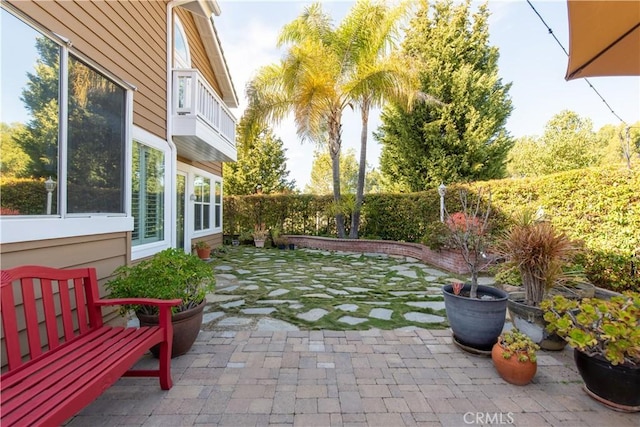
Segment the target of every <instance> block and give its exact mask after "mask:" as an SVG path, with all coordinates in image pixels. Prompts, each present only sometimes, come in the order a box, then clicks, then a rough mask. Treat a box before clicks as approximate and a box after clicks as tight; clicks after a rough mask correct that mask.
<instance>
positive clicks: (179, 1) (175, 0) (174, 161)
mask: <svg viewBox="0 0 640 427" xmlns="http://www.w3.org/2000/svg"><path fill="white" fill-rule="evenodd" d="M191 1H193V0H172V1H169V2H168V3H167V61H166V65H167V126H166V127H167V143H168V144H169V149H170V150H171V168H170V171H169V173H170V174H171V175H170V177H171V181H170V182H171V185H170V186H169V187H171V188H170V189H169V191H171V207H170V210H171V215H170V216H171V224H172V227H171V230H172V231H173V232H172V233H171V238H170V242H171V247H172V248H175V247H176V244H177V242H176V224H177V222H178V213H177V212H176V210H177V209H176V207H177V206H178V198H177V194H176V188H177V181H176V176H177V175H178V148H177V147H176V145H175V144H174V143H173V138H172V135H173V113H172V111H173V61H172V57H173V8H174V7H176V6H181V5H183V4H185V3H189V2H191ZM186 209H187V207H186V206H185V210H186ZM185 227H186V224H185ZM187 247H189V245H188V244H187V242H186V241H185V252H187V249H186V248H187Z"/></svg>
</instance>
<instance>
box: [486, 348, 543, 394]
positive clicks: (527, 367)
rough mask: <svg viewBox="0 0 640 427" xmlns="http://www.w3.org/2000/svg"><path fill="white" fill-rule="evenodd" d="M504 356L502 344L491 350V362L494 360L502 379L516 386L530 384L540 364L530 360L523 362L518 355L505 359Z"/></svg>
mask: <svg viewBox="0 0 640 427" xmlns="http://www.w3.org/2000/svg"><path fill="white" fill-rule="evenodd" d="M503 354H504V348H502V346H501V345H500V343H498V342H497V343H495V345H494V346H493V350H491V360H493V365H494V366H495V367H496V371H498V374H500V376H501V377H502V379H503V380H505V381H506V382H508V383H510V384H515V385H526V384H529V383H530V382H531V380H532V379H533V377H535V375H536V371H537V370H538V364H537V363H536V362H531V361H529V360H527V361H526V362H521V361H519V360H518V355H516V354H514V355H512V356H511V357H510V358H508V359H505V358H504V356H503Z"/></svg>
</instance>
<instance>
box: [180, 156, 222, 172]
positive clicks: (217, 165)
mask: <svg viewBox="0 0 640 427" xmlns="http://www.w3.org/2000/svg"><path fill="white" fill-rule="evenodd" d="M178 161H179V162H182V163H185V164H187V165H190V166H193V167H194V168H198V169H202V170H204V171H207V172H209V173H212V174H214V175H217V176H222V162H199V161H197V160H191V159H185V158H184V157H181V156H178Z"/></svg>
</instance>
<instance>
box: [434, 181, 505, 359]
mask: <svg viewBox="0 0 640 427" xmlns="http://www.w3.org/2000/svg"><path fill="white" fill-rule="evenodd" d="M460 204H461V207H462V210H461V211H460V212H458V213H456V214H453V215H449V213H448V212H447V219H446V222H445V224H446V225H447V228H448V230H449V236H448V243H447V245H448V246H449V247H451V248H455V249H457V250H459V251H460V253H461V255H462V257H463V259H464V261H465V263H466V265H467V266H468V268H469V272H470V273H471V283H468V284H464V285H463V284H456V285H453V284H451V285H445V286H443V288H442V292H443V294H444V303H445V310H446V313H447V319H448V320H449V325H450V326H451V330H452V332H453V338H454V341H455V342H456V343H457V344H459V345H460V346H461V347H462V348H463V349H465V350H470V351H472V352H484V353H486V354H488V353H489V352H490V351H491V348H492V347H493V345H494V344H495V343H496V341H497V339H498V336H499V335H500V333H501V332H502V328H503V327H504V322H505V317H506V311H507V297H508V295H507V293H506V292H504V291H503V290H501V289H497V288H493V287H491V286H484V285H478V273H479V272H480V271H482V270H483V269H484V268H486V267H487V266H488V265H489V263H490V261H489V259H488V258H487V257H486V255H485V251H486V250H487V249H488V245H489V239H490V236H489V217H490V213H491V194H489V195H488V196H487V200H486V202H483V198H482V191H480V192H479V194H478V196H477V197H476V199H475V200H474V201H469V199H468V195H467V193H466V192H465V191H461V192H460Z"/></svg>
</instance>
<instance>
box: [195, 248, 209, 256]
mask: <svg viewBox="0 0 640 427" xmlns="http://www.w3.org/2000/svg"><path fill="white" fill-rule="evenodd" d="M196 252H198V258H200V259H209V258H211V248H203V249H196Z"/></svg>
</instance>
